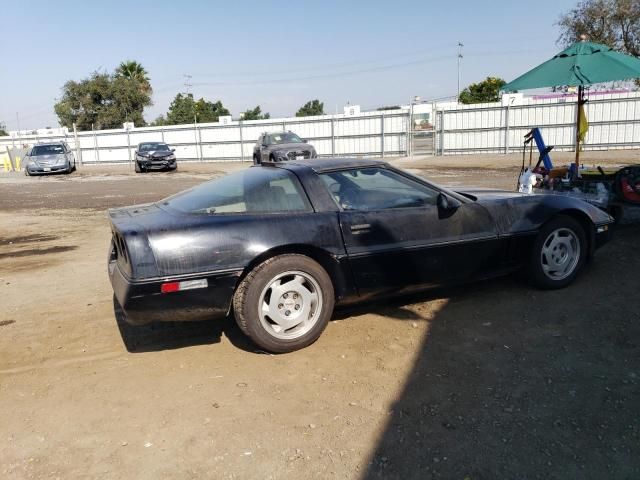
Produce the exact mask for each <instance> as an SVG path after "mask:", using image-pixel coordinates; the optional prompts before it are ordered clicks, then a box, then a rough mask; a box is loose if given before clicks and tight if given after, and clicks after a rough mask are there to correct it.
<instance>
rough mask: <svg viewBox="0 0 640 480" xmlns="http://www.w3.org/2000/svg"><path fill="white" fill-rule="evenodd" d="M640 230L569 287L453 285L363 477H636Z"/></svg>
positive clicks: (620, 234) (623, 234) (639, 471)
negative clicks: (457, 288)
mask: <svg viewBox="0 0 640 480" xmlns="http://www.w3.org/2000/svg"><path fill="white" fill-rule="evenodd" d="M639 236H640V228H638V227H637V226H635V227H633V228H625V229H620V230H618V231H617V232H616V237H615V238H614V240H613V241H612V242H611V243H610V244H609V245H607V246H605V247H604V248H603V249H602V250H600V251H598V253H597V254H596V257H595V260H594V261H593V262H591V263H590V264H588V265H587V266H586V268H585V270H584V271H583V272H582V275H580V276H579V277H578V279H577V280H576V282H575V283H574V284H572V285H571V286H570V287H568V288H566V289H563V290H557V291H540V290H535V289H533V288H529V287H526V286H525V287H523V286H522V285H519V284H517V283H514V282H513V281H512V280H511V279H510V278H505V279H500V280H494V281H491V282H484V283H480V284H475V285H469V286H467V287H466V288H465V289H464V292H459V293H457V294H453V293H452V294H450V295H449V296H450V300H449V301H448V302H447V303H446V304H445V305H444V306H443V307H442V308H441V309H440V310H439V311H438V312H436V313H435V315H433V317H432V319H431V320H429V328H428V329H427V333H426V335H425V337H424V339H423V343H422V345H421V346H420V347H419V351H418V356H417V359H416V362H415V364H414V366H413V369H412V371H411V373H410V374H409V376H408V377H407V379H406V383H405V386H404V388H403V389H402V391H401V393H400V394H399V396H398V398H397V400H396V401H395V403H394V404H393V405H392V406H391V408H390V412H389V417H388V420H387V424H386V427H385V428H384V431H383V433H382V435H381V437H380V439H379V441H378V444H377V447H376V448H375V450H374V451H373V454H372V455H371V457H370V459H369V463H368V466H367V470H366V472H365V474H364V475H363V478H365V479H367V480H369V479H379V478H384V479H410V478H416V479H430V478H458V479H464V478H468V479H474V480H476V479H494V478H521V479H528V478H543V479H552V478H557V479H565V478H594V479H595V478H640V415H638V412H639V411H640V313H639V312H640V297H639V295H638V276H637V272H638V271H640V255H638V253H637V248H638V247H637V246H638V238H639ZM409 307H410V306H409ZM382 313H383V314H385V315H386V314H388V312H387V311H384V312H382Z"/></svg>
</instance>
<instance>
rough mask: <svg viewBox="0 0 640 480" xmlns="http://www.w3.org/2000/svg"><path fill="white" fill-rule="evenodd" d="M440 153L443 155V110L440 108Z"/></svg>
mask: <svg viewBox="0 0 640 480" xmlns="http://www.w3.org/2000/svg"><path fill="white" fill-rule="evenodd" d="M440 155H444V110H440Z"/></svg>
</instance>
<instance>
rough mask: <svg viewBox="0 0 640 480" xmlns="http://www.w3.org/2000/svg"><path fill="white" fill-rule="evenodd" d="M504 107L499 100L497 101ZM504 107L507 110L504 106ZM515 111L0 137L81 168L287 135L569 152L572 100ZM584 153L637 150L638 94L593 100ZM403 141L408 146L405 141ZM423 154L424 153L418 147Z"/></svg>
mask: <svg viewBox="0 0 640 480" xmlns="http://www.w3.org/2000/svg"><path fill="white" fill-rule="evenodd" d="M503 100H504V99H503ZM507 103H508V102H507ZM519 103H520V104H514V105H510V104H506V105H503V104H502V103H490V104H478V105H459V104H456V103H453V104H451V103H450V104H433V105H431V106H430V107H429V106H428V105H421V106H420V107H421V108H420V109H419V110H420V111H421V112H423V114H422V117H421V118H422V119H424V118H425V117H424V111H425V107H427V110H428V109H429V108H431V115H430V116H429V118H431V119H433V118H435V125H434V129H432V130H430V129H429V128H430V126H429V125H427V127H426V129H425V124H419V121H420V120H419V119H418V115H417V114H416V115H415V116H414V118H413V120H412V121H409V116H410V115H411V113H410V112H413V111H414V110H416V111H417V110H418V109H417V108H415V109H414V107H404V108H400V109H396V110H388V111H376V112H363V113H359V114H357V115H346V114H341V115H322V116H316V117H304V118H296V117H293V118H282V119H270V120H255V121H248V122H230V123H229V124H225V125H222V124H219V123H206V124H194V125H173V126H165V127H144V128H134V129H132V130H129V131H127V130H122V129H118V130H101V131H92V132H78V133H77V134H75V135H74V134H73V133H72V132H69V133H67V134H66V135H47V136H37V135H27V136H21V137H20V138H15V137H14V138H12V137H0V151H2V150H3V149H4V147H9V148H11V147H14V148H17V147H20V146H23V145H28V146H31V145H33V144H35V143H37V142H39V141H55V140H65V141H67V142H68V143H69V146H70V147H71V148H73V149H74V150H75V151H76V155H77V157H78V159H79V160H81V161H82V162H83V163H99V162H104V163H107V162H128V161H131V160H132V159H133V157H134V151H135V148H136V146H137V144H138V143H140V142H148V141H163V142H166V143H168V144H170V145H171V146H172V147H173V148H175V149H176V155H177V157H178V159H179V160H192V161H231V160H243V161H251V160H252V154H253V146H254V144H255V142H256V140H257V138H258V136H259V135H260V134H261V133H263V132H265V131H266V132H273V131H281V130H292V131H294V132H295V133H297V134H298V135H299V136H301V137H302V138H305V139H307V140H308V141H309V143H311V144H313V145H314V146H315V148H316V150H317V152H318V154H319V155H320V156H331V155H336V156H382V157H384V156H385V155H390V156H391V155H393V156H401V155H407V154H411V153H418V152H419V153H422V154H436V155H453V154H466V153H483V152H485V153H509V152H512V151H514V150H515V149H518V148H520V147H521V146H522V140H523V137H524V135H525V134H526V133H527V131H529V130H530V129H531V128H533V127H540V128H541V130H542V135H543V136H544V139H545V141H546V143H547V145H554V146H555V148H556V149H557V150H571V149H573V148H574V146H575V121H576V103H575V96H573V97H571V96H568V97H562V98H536V97H524V98H521V99H520V102H519ZM586 109H587V117H588V119H589V125H590V128H589V132H588V134H587V138H586V143H585V147H584V148H585V149H591V150H605V149H618V148H640V92H627V93H608V94H601V93H591V94H590V95H589V102H588V103H587V106H586ZM407 139H411V140H410V141H407ZM425 145H426V146H427V148H426V149H425V148H424V146H425Z"/></svg>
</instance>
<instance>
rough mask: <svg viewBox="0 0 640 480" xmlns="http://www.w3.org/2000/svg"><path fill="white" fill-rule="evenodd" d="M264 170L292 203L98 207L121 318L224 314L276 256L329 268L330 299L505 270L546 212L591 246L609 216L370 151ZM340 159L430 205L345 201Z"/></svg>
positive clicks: (526, 250)
mask: <svg viewBox="0 0 640 480" xmlns="http://www.w3.org/2000/svg"><path fill="white" fill-rule="evenodd" d="M265 169H269V170H271V171H274V172H278V171H280V172H282V170H281V169H283V170H285V171H286V174H287V175H288V176H291V177H292V178H295V180H296V181H297V182H299V185H300V187H301V188H302V189H303V192H304V195H305V197H306V198H305V200H304V201H305V207H304V210H303V211H298V212H287V213H279V212H277V208H275V209H274V210H275V211H270V212H269V211H267V212H261V213H256V214H254V213H240V214H233V213H220V214H219V213H215V212H212V213H211V214H184V213H181V212H179V211H176V210H175V209H173V208H172V207H171V198H172V197H170V199H169V201H161V202H158V203H155V204H146V205H140V206H133V207H126V208H119V209H113V210H110V212H109V214H110V218H111V225H112V233H113V239H112V245H111V248H110V251H109V258H108V271H109V276H110V279H111V283H112V285H113V289H114V293H115V298H116V299H117V301H118V303H119V304H120V305H121V306H122V308H123V310H124V312H125V313H126V318H127V321H128V322H129V323H132V324H143V323H147V322H150V321H157V320H160V321H162V320H165V321H174V320H198V319H206V318H212V317H216V316H218V317H221V316H225V315H227V314H228V313H229V311H230V308H231V304H232V299H233V296H234V292H235V290H236V288H237V286H238V284H239V282H240V281H241V279H243V278H244V277H245V276H246V275H247V274H248V272H251V271H252V269H254V267H256V266H257V265H260V264H261V263H262V262H264V261H265V260H266V259H269V258H271V257H274V256H276V255H281V254H286V253H297V254H302V255H305V256H307V257H309V258H311V259H313V260H315V261H316V262H317V263H318V264H320V265H321V266H322V267H323V268H324V270H326V272H327V273H328V275H329V277H330V278H331V282H332V283H333V288H334V291H335V301H336V303H337V304H345V303H350V302H357V301H360V300H365V299H367V298H370V297H372V296H374V295H375V296H380V295H392V294H398V293H402V292H407V291H410V290H414V289H423V288H426V287H431V286H436V285H443V284H449V283H455V282H461V281H468V280H473V279H481V278H488V277H492V276H496V275H501V274H505V273H508V272H512V271H514V270H516V269H518V268H520V267H521V266H523V265H524V264H525V263H526V261H527V258H529V256H530V251H531V246H532V244H533V242H534V239H535V238H536V235H537V234H538V232H539V231H540V229H541V227H542V226H543V225H544V224H545V223H546V222H548V221H549V220H550V219H552V218H554V217H555V216H557V215H558V214H562V215H564V216H569V217H572V218H573V219H575V220H576V221H577V222H579V224H580V225H581V226H582V227H583V228H584V231H585V233H586V238H587V248H588V253H589V254H591V253H593V251H594V250H595V249H596V248H597V247H598V246H600V245H601V244H603V243H604V242H605V241H606V240H607V239H608V235H609V230H608V225H609V224H610V223H611V222H612V219H611V217H609V216H608V215H607V214H606V213H604V212H602V211H600V210H599V209H597V208H595V207H593V206H591V205H589V204H587V203H585V202H582V201H579V200H575V199H572V198H568V197H560V196H552V195H524V194H518V193H511V192H504V191H492V190H486V191H478V190H474V191H471V190H469V191H465V192H460V193H459V192H453V191H450V190H446V189H443V188H441V187H437V186H435V185H433V184H431V183H429V182H427V181H425V180H423V179H421V178H418V177H414V176H412V175H410V174H408V173H406V172H403V171H400V170H397V169H395V168H393V167H392V166H390V165H388V164H386V163H384V162H380V161H372V160H353V159H321V160H313V161H300V162H297V161H294V162H285V163H274V164H265V165H261V166H254V167H251V169H250V170H251V171H252V172H253V171H254V170H258V172H257V173H259V171H265V172H267V170H265ZM352 169H377V171H380V172H382V171H385V172H392V173H393V175H396V176H402V177H403V178H405V179H407V181H410V182H415V183H416V184H421V185H424V186H425V187H426V188H429V189H433V190H434V191H435V192H436V193H437V194H438V201H437V205H428V206H406V207H401V208H390V209H387V210H375V209H374V210H368V209H366V208H358V207H355V208H349V209H346V208H344V207H342V206H341V205H340V204H338V203H337V202H336V201H335V199H334V196H332V192H331V190H330V188H332V187H328V186H327V183H326V181H324V180H323V178H324V179H325V180H326V179H327V176H330V175H334V176H336V175H340V174H343V173H345V172H346V173H347V174H348V173H349V171H351V170H352ZM321 177H322V178H321ZM203 185H206V184H203ZM196 188H198V187H196ZM190 281H194V282H196V283H198V282H199V283H198V284H199V285H200V287H201V288H193V289H187V290H185V291H176V292H172V293H166V292H165V293H163V285H165V284H167V283H168V282H169V283H170V282H187V283H185V285H191V284H190V283H188V282H190Z"/></svg>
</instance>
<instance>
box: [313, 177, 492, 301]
mask: <svg viewBox="0 0 640 480" xmlns="http://www.w3.org/2000/svg"><path fill="white" fill-rule="evenodd" d="M322 178H323V180H324V181H325V184H326V185H327V186H328V188H329V190H330V191H331V193H332V195H333V196H334V199H335V200H336V202H337V203H338V205H339V206H340V207H341V209H340V212H339V216H340V224H341V228H342V232H343V238H344V243H345V248H346V251H347V254H348V257H349V262H350V264H351V268H352V271H353V274H354V278H355V282H356V285H357V287H358V291H359V293H360V295H361V296H365V297H366V296H370V295H373V294H378V293H382V292H389V293H391V292H396V291H402V290H405V289H406V290H410V289H413V288H423V287H427V286H433V285H439V284H446V283H452V282H457V281H461V280H465V279H467V278H471V277H474V276H477V275H481V274H482V272H484V271H486V270H487V269H490V268H491V263H492V262H493V260H494V258H495V255H496V254H497V251H498V235H497V229H496V226H495V222H494V221H493V218H492V217H491V215H490V214H489V212H488V211H487V210H486V209H485V208H484V207H483V206H481V205H479V204H477V203H474V202H472V201H469V202H461V201H458V200H456V199H453V198H452V197H449V198H452V200H451V201H452V202H455V203H456V205H457V208H455V209H450V210H448V211H446V212H443V211H442V209H441V208H439V207H438V205H437V201H438V196H439V195H440V194H442V192H441V191H440V190H438V189H437V188H435V187H431V186H428V185H426V184H423V183H420V182H418V181H417V180H415V179H412V178H410V177H408V176H404V175H402V174H401V173H400V172H397V171H395V170H390V169H387V168H384V167H366V168H359V169H353V170H344V171H339V172H331V173H327V174H322ZM443 195H444V194H443ZM458 204H459V205H458Z"/></svg>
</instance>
